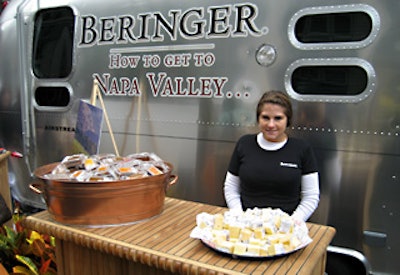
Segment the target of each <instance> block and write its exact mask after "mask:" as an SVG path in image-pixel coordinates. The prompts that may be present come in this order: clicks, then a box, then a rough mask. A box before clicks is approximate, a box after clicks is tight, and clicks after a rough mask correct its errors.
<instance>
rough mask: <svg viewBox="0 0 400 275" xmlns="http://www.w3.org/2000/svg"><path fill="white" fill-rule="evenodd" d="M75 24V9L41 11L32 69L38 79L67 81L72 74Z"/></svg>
mask: <svg viewBox="0 0 400 275" xmlns="http://www.w3.org/2000/svg"><path fill="white" fill-rule="evenodd" d="M74 22H75V17H74V14H73V11H72V9H71V8H67V7H62V8H54V9H45V10H40V11H38V13H37V14H36V17H35V25H34V33H33V52H32V67H33V73H34V74H35V76H36V77H38V78H63V77H67V76H68V75H69V74H70V73H71V70H72V51H73V50H72V48H73V42H74V39H73V37H74V35H73V34H74Z"/></svg>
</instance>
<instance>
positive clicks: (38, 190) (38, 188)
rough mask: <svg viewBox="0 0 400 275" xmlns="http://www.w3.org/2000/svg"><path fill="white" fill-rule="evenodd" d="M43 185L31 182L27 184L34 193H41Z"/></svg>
mask: <svg viewBox="0 0 400 275" xmlns="http://www.w3.org/2000/svg"><path fill="white" fill-rule="evenodd" d="M42 187H43V185H42V184H40V183H31V184H29V189H31V190H32V191H33V192H35V193H36V194H39V195H41V194H42V193H43V192H44V191H43V188H42Z"/></svg>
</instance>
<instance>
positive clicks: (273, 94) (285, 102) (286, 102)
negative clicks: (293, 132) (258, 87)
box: [257, 91, 293, 126]
mask: <svg viewBox="0 0 400 275" xmlns="http://www.w3.org/2000/svg"><path fill="white" fill-rule="evenodd" d="M266 103H271V104H277V105H280V106H282V107H283V108H284V109H285V115H286V117H287V125H286V126H290V124H291V121H292V116H293V110H292V103H291V102H290V99H289V97H288V96H287V95H286V94H285V93H283V92H281V91H268V92H265V93H264V94H263V95H262V96H261V98H260V100H259V101H258V104H257V121H258V118H259V117H260V114H261V111H262V108H263V106H264V104H266Z"/></svg>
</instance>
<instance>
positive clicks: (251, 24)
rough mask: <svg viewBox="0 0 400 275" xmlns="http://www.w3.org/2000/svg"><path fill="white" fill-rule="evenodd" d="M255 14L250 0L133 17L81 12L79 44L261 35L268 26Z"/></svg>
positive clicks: (256, 9)
mask: <svg viewBox="0 0 400 275" xmlns="http://www.w3.org/2000/svg"><path fill="white" fill-rule="evenodd" d="M257 16H258V8H257V6H256V5H254V4H251V3H240V4H234V5H222V6H210V7H207V8H203V7H200V8H191V9H188V10H185V11H182V10H179V9H176V10H170V11H169V12H168V16H165V15H163V14H162V13H160V12H148V13H139V14H137V15H136V17H135V16H133V15H120V16H110V17H102V18H97V17H96V16H94V15H84V16H82V17H81V28H82V29H81V30H82V31H81V38H80V42H79V46H83V47H84V46H93V45H95V44H98V45H102V44H136V43H138V42H142V43H143V42H160V41H164V39H165V36H168V37H169V38H170V39H171V41H176V40H177V39H178V38H184V39H187V40H195V39H202V38H206V39H212V38H226V37H246V36H248V35H252V36H261V35H263V34H265V33H266V32H267V29H266V28H263V29H260V28H259V27H258V26H257V25H256V23H255V20H256V19H257Z"/></svg>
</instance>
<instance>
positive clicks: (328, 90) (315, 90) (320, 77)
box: [291, 65, 368, 96]
mask: <svg viewBox="0 0 400 275" xmlns="http://www.w3.org/2000/svg"><path fill="white" fill-rule="evenodd" d="M291 82H292V87H293V90H294V91H295V92H296V93H298V94H300V95H336V96H355V95H359V94H361V93H363V92H364V91H365V89H366V87H367V85H368V75H367V73H366V71H365V70H364V69H363V68H361V67H359V66H336V65H335V66H302V67H298V68H296V69H295V70H294V71H293V73H292V80H291Z"/></svg>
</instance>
